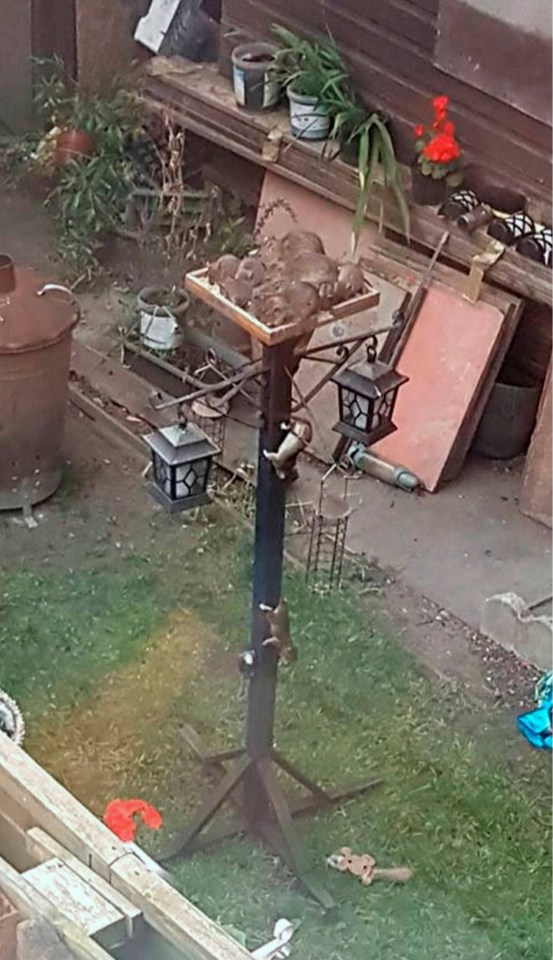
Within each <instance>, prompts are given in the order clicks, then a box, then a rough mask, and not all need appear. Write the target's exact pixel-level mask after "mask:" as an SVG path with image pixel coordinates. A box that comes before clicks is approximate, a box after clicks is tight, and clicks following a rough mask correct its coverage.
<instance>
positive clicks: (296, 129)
mask: <svg viewBox="0 0 553 960" xmlns="http://www.w3.org/2000/svg"><path fill="white" fill-rule="evenodd" d="M287 93H288V99H289V101H290V127H291V129H292V133H293V134H294V136H295V137H298V139H300V140H326V138H327V137H328V133H329V130H330V117H329V116H328V114H327V112H326V110H325V109H324V107H322V106H321V105H320V104H319V101H318V98H317V97H307V96H304V94H302V93H294V91H293V90H291V89H290V87H288V90H287Z"/></svg>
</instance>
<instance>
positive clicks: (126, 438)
mask: <svg viewBox="0 0 553 960" xmlns="http://www.w3.org/2000/svg"><path fill="white" fill-rule="evenodd" d="M69 402H70V403H72V404H73V406H75V407H76V408H77V409H78V410H80V411H81V413H84V415H85V416H86V417H88V420H89V422H90V425H91V426H92V429H93V430H96V431H97V433H99V434H100V436H102V437H104V438H105V439H107V440H108V441H109V442H110V443H117V444H118V445H119V446H120V448H121V450H122V451H123V452H124V454H125V455H126V456H129V457H132V458H133V459H139V460H149V459H150V456H151V453H150V450H149V447H148V446H147V445H146V443H145V442H144V440H142V437H140V436H138V434H136V433H132V432H131V431H130V430H128V429H127V428H126V427H125V426H124V424H122V423H121V421H120V420H117V419H116V418H115V417H112V415H111V414H110V413H108V412H107V410H104V409H103V408H102V407H99V406H98V404H96V403H94V401H93V400H91V399H90V397H87V396H86V394H84V393H81V391H80V390H78V389H77V388H76V387H75V386H74V385H73V384H70V385H69Z"/></svg>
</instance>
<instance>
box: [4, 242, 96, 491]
mask: <svg viewBox="0 0 553 960" xmlns="http://www.w3.org/2000/svg"><path fill="white" fill-rule="evenodd" d="M78 320H79V309H78V306H77V304H76V302H75V300H74V298H73V296H72V294H71V292H70V291H69V290H66V289H65V288H64V287H60V286H58V285H57V284H49V283H45V282H44V281H43V280H42V279H41V278H40V277H39V276H38V275H37V274H36V273H35V271H34V270H31V269H30V268H28V267H15V266H14V264H13V261H12V259H11V257H9V256H7V255H6V254H0V510H16V509H19V508H22V507H24V506H26V505H28V506H31V505H32V504H35V503H39V502H40V501H41V500H45V499H46V497H49V496H50V495H51V494H52V493H54V491H55V490H56V489H57V487H58V485H59V483H60V481H61V476H62V467H63V458H62V452H61V447H62V440H63V426H64V416H65V405H66V397H67V381H68V377H69V364H70V357H71V336H72V331H73V328H74V327H75V325H76V324H77V322H78Z"/></svg>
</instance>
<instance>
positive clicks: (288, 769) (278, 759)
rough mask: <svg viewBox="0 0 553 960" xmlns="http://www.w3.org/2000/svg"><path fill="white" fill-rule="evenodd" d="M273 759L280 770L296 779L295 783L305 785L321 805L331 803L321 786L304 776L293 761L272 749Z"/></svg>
mask: <svg viewBox="0 0 553 960" xmlns="http://www.w3.org/2000/svg"><path fill="white" fill-rule="evenodd" d="M273 760H274V761H275V763H276V764H277V766H279V767H280V769H281V770H284V772H285V773H287V774H288V775H289V776H290V777H292V779H293V780H296V781H297V783H299V784H301V786H302V787H305V789H306V790H309V793H312V794H313V795H314V797H316V798H317V800H319V802H320V804H321V806H324V805H325V804H329V803H332V800H331V798H330V796H329V794H328V793H326V791H325V790H323V788H322V787H320V786H319V785H318V783H315V781H314V780H310V779H309V777H306V776H305V774H303V773H302V771H301V770H298V768H297V767H296V766H294V764H293V763H290V761H289V760H287V759H286V757H284V756H283V755H282V754H281V753H279V752H278V750H273Z"/></svg>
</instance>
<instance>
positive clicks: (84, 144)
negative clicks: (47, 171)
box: [54, 130, 94, 167]
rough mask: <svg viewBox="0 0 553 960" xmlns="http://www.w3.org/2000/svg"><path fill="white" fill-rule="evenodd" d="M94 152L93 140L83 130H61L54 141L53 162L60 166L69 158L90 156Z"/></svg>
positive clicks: (77, 158) (75, 158)
mask: <svg viewBox="0 0 553 960" xmlns="http://www.w3.org/2000/svg"><path fill="white" fill-rule="evenodd" d="M93 153H94V141H93V139H92V137H90V136H89V135H88V133H84V131H83V130H62V131H61V133H60V134H59V136H58V139H57V141H56V152H55V157H54V162H55V164H56V166H57V167H62V166H63V165H64V164H65V163H68V162H69V161H70V160H79V159H82V158H83V157H90V156H92V154H93Z"/></svg>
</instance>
